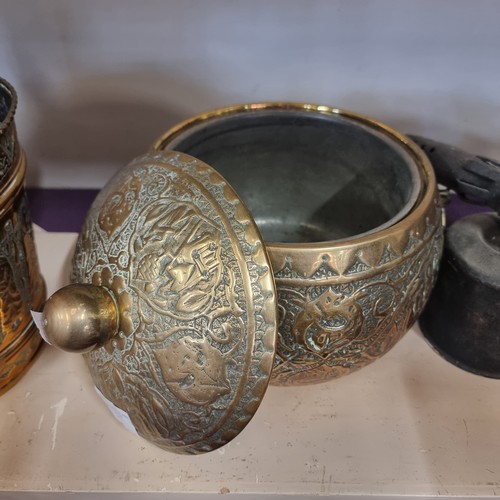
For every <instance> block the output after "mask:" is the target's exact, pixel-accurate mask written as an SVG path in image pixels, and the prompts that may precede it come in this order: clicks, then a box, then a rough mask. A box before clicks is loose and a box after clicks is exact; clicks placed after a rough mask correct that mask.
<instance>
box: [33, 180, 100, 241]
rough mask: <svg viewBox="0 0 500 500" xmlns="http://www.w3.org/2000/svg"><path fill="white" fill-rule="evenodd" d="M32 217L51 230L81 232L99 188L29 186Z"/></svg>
mask: <svg viewBox="0 0 500 500" xmlns="http://www.w3.org/2000/svg"><path fill="white" fill-rule="evenodd" d="M26 191H27V193H28V200H29V204H30V210H31V217H32V219H33V222H34V223H35V224H38V225H39V226H40V227H42V228H43V229H45V230H46V231H51V232H74V233H78V232H80V229H81V227H82V223H83V221H84V219H85V216H86V215H87V211H88V209H89V208H90V205H91V204H92V202H93V201H94V198H95V197H96V195H97V193H98V192H99V190H97V189H38V188H28V189H27V190H26Z"/></svg>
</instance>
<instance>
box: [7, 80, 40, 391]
mask: <svg viewBox="0 0 500 500" xmlns="http://www.w3.org/2000/svg"><path fill="white" fill-rule="evenodd" d="M16 104H17V97H16V93H15V91H14V89H13V88H12V87H11V86H10V85H9V84H8V83H7V82H5V81H4V80H1V79H0V321H1V323H0V393H2V392H5V391H6V390H8V389H9V388H10V387H11V386H12V385H13V384H15V382H17V380H18V379H19V377H20V376H21V375H22V374H23V373H24V371H25V370H26V368H27V367H28V366H29V364H30V363H31V361H32V360H33V357H34V356H35V354H36V352H37V350H38V348H39V347H40V345H41V337H40V335H39V334H38V331H37V329H36V326H35V325H34V323H33V319H32V317H31V313H30V310H31V309H36V310H39V308H40V307H41V306H42V303H43V301H44V300H45V284H44V281H43V279H42V277H41V274H40V270H39V267H38V259H37V256H36V251H35V245H34V240H33V231H32V224H31V217H30V213H29V209H28V204H27V199H26V193H25V191H24V186H23V183H24V175H25V170H26V160H25V156H24V153H23V151H22V150H21V148H20V146H19V143H18V140H17V135H16V128H15V124H14V113H15V110H16Z"/></svg>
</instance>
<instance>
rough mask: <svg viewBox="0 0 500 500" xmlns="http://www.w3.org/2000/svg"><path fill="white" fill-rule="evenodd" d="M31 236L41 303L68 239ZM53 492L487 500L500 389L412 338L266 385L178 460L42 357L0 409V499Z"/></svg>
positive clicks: (493, 485)
mask: <svg viewBox="0 0 500 500" xmlns="http://www.w3.org/2000/svg"><path fill="white" fill-rule="evenodd" d="M36 236H37V244H38V251H39V258H40V262H41V267H42V271H43V274H44V275H45V278H46V281H47V285H48V289H49V292H52V291H54V290H55V289H56V288H58V287H59V286H61V285H63V284H65V276H66V274H67V268H68V260H69V254H70V253H71V248H72V245H73V244H74V241H75V237H76V236H75V235H74V234H65V233H45V232H43V231H41V230H37V232H36ZM28 492H29V493H28ZM54 492H75V493H80V496H78V495H77V498H87V497H93V498H95V497H96V496H99V495H97V493H102V492H110V493H113V492H114V493H115V495H107V496H105V498H111V497H113V498H114V497H116V498H144V497H145V498H167V497H168V498H174V499H175V498H193V497H196V498H200V496H199V495H196V493H205V494H213V495H216V494H220V493H231V494H232V495H235V494H236V495H238V494H246V493H251V494H254V495H256V494H260V495H264V496H270V497H273V498H279V497H281V496H287V495H292V494H296V495H301V496H303V497H308V496H311V495H318V494H321V495H328V496H332V497H342V496H346V497H347V496H348V497H349V498H350V499H353V498H361V497H366V496H372V497H373V496H388V495H391V496H396V497H403V496H404V497H406V498H408V497H416V496H437V495H439V496H443V497H451V496H464V497H465V496H474V497H494V496H496V495H500V380H492V379H486V378H482V377H479V376H476V375H472V374H470V373H467V372H464V371H461V370H460V369H458V368H456V367H454V366H452V365H451V364H449V363H447V362H446V361H444V360H443V359H442V358H440V357H439V356H438V355H437V354H436V353H435V352H434V351H433V350H432V349H431V348H430V347H429V345H428V344H427V343H426V341H425V340H424V339H423V337H422V336H421V334H420V333H419V331H418V329H417V328H413V329H412V330H411V331H410V332H409V333H408V334H407V335H406V336H405V337H404V338H403V339H402V340H401V341H400V342H399V344H398V345H397V346H396V347H395V348H394V349H393V350H392V351H391V352H390V353H389V354H387V355H386V356H385V357H384V358H382V359H381V360H379V361H377V362H376V363H374V364H372V365H370V366H368V367H365V368H363V369H362V370H360V371H359V372H357V373H354V374H351V375H348V376H346V377H344V378H341V379H338V380H335V381H332V382H330V383H323V384H319V385H316V386H307V387H301V388H298V387H295V388H280V387H270V388H269V390H268V391H267V393H266V396H265V398H264V401H263V403H262V405H261V407H260V408H259V410H258V412H257V413H256V415H255V417H254V419H253V420H252V421H251V422H250V424H249V425H248V426H247V428H246V429H245V430H244V431H243V432H242V433H241V434H240V435H239V436H238V437H237V438H236V439H234V441H232V442H231V443H229V444H228V445H226V446H225V447H223V448H221V449H220V450H218V451H215V452H212V453H209V454H206V455H202V456H194V457H193V456H178V455H175V454H173V453H169V452H166V451H163V450H161V449H159V448H156V447H154V446H153V445H151V444H149V443H148V442H146V441H144V440H143V439H141V438H139V437H136V436H134V435H133V434H131V433H129V432H128V431H127V430H126V429H125V428H124V427H122V425H121V424H120V423H118V422H117V421H116V420H115V419H114V417H113V416H112V415H111V413H110V412H109V410H108V409H107V408H106V407H105V406H104V404H103V403H102V402H101V401H100V400H99V398H98V396H97V395H96V393H95V391H94V388H93V384H92V381H91V379H90V376H89V375H88V373H87V370H86V367H85V365H84V362H83V360H82V358H81V357H80V356H78V355H71V354H66V353H63V352H59V351H56V350H55V349H54V348H52V347H49V346H44V348H43V351H42V352H41V354H40V355H39V357H38V358H37V359H36V361H35V363H34V364H33V366H32V367H31V369H30V370H29V371H28V373H27V374H26V375H25V376H24V377H23V379H22V380H21V381H20V382H19V383H18V384H17V385H16V386H15V387H14V388H13V389H11V390H10V391H9V392H8V393H6V394H5V395H3V396H2V397H1V398H0V497H1V498H29V497H31V495H33V496H35V497H36V498H46V497H50V498H52V497H53V496H54ZM167 492H168V493H169V494H168V495H167ZM63 496H65V495H63ZM68 496H69V495H68ZM207 496H208V495H207ZM252 496H253V495H252ZM59 497H61V496H59ZM71 498H75V496H74V495H71ZM203 498H206V496H203ZM247 498H248V497H247Z"/></svg>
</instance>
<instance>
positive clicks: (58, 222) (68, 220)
mask: <svg viewBox="0 0 500 500" xmlns="http://www.w3.org/2000/svg"><path fill="white" fill-rule="evenodd" d="M27 192H28V199H29V202H30V207H31V216H32V218H33V221H34V222H35V224H38V225H39V226H41V227H42V228H43V229H45V230H46V231H53V232H75V233H77V232H80V229H81V227H82V223H83V220H84V219H85V215H86V214H87V211H88V209H89V208H90V205H91V204H92V202H93V201H94V198H95V197H96V195H97V193H98V192H99V191H98V190H97V189H39V188H30V189H28V190H27ZM485 211H488V210H487V209H486V208H485V207H478V206H475V205H471V204H469V203H464V202H463V201H462V200H461V199H460V198H458V196H453V197H452V200H451V202H450V204H449V205H448V206H447V207H446V216H447V222H448V225H449V224H451V223H453V222H455V221H456V220H458V219H460V218H462V217H463V216H465V215H468V214H472V213H477V212H485Z"/></svg>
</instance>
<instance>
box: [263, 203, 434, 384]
mask: <svg viewBox="0 0 500 500" xmlns="http://www.w3.org/2000/svg"><path fill="white" fill-rule="evenodd" d="M441 215H442V214H441V209H436V208H435V205H434V204H433V205H432V206H431V207H430V208H429V210H428V213H427V217H426V218H425V219H424V218H422V219H419V220H417V221H416V222H415V223H414V224H413V225H411V226H410V227H409V228H407V229H405V230H402V231H399V232H397V231H396V230H394V232H393V234H392V235H391V236H390V237H389V238H385V239H383V240H380V241H379V242H375V243H374V242H370V243H369V245H366V246H365V247H364V248H363V247H362V246H361V248H360V246H359V245H358V246H350V245H346V247H345V248H344V249H341V250H339V249H336V250H335V251H332V252H326V251H325V252H324V254H323V256H322V257H321V259H320V261H319V262H316V263H314V264H313V265H310V266H309V267H307V263H306V264H304V259H303V258H301V257H302V256H300V255H298V256H296V257H295V259H294V257H292V256H290V255H287V256H285V257H284V258H283V259H282V261H281V264H280V263H279V262H278V263H277V262H273V266H274V269H275V273H274V276H275V279H276V285H277V290H278V309H279V312H280V321H279V333H278V344H277V355H276V357H275V362H274V369H273V378H272V383H276V384H282V385H289V384H304V383H316V382H321V381H324V380H328V379H331V378H335V377H339V376H342V375H344V374H346V373H349V372H352V371H354V370H357V369H359V368H361V367H362V366H365V365H366V364H368V363H370V362H372V361H373V360H375V359H377V358H379V357H380V356H381V355H382V354H384V353H385V352H387V351H388V350H389V349H390V348H391V347H392V346H393V345H394V344H395V343H396V342H397V341H398V340H399V339H400V338H401V337H402V335H403V334H404V333H405V332H406V331H407V330H408V329H409V328H410V327H411V325H412V324H413V323H414V322H415V320H416V319H417V317H418V315H419V314H420V312H421V311H422V309H423V307H424V305H425V302H426V301H427V298H428V296H429V293H430V291H431V289H432V287H433V285H434V281H435V279H436V276H437V268H438V263H439V258H440V256H441V251H442V242H443V224H442V217H441ZM294 260H296V262H294Z"/></svg>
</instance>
